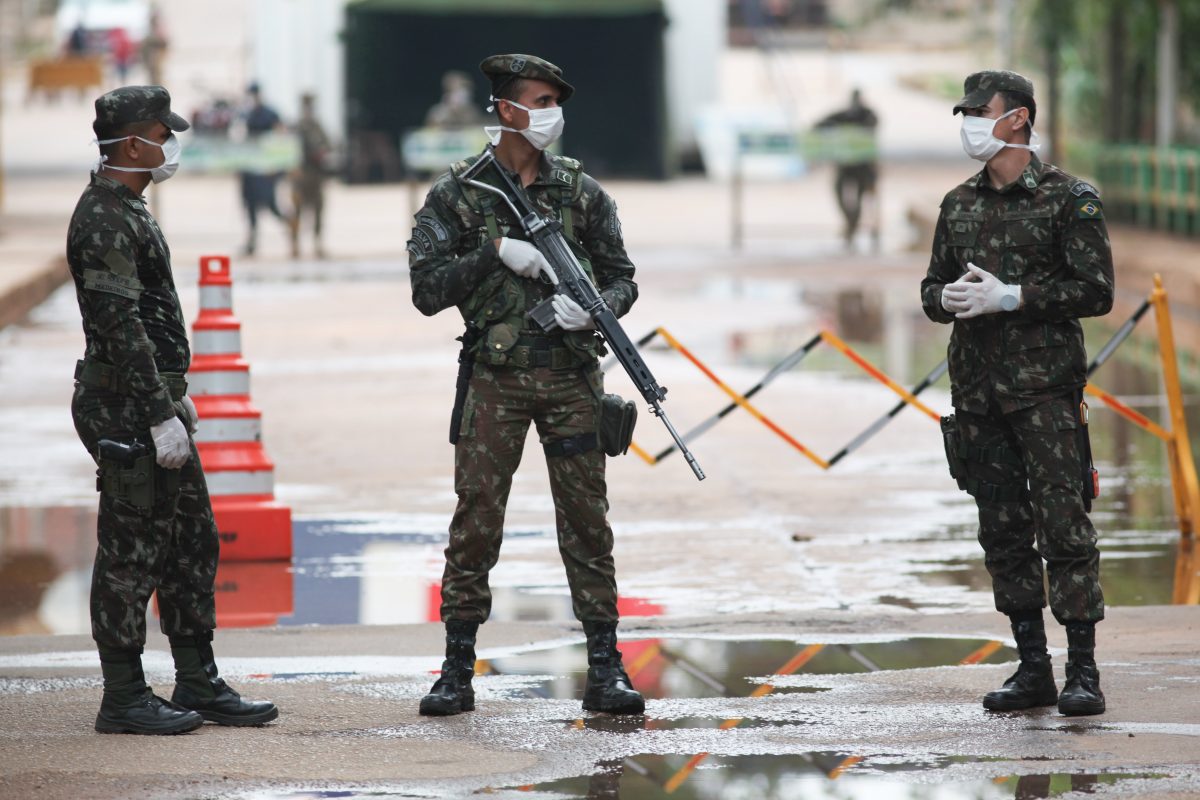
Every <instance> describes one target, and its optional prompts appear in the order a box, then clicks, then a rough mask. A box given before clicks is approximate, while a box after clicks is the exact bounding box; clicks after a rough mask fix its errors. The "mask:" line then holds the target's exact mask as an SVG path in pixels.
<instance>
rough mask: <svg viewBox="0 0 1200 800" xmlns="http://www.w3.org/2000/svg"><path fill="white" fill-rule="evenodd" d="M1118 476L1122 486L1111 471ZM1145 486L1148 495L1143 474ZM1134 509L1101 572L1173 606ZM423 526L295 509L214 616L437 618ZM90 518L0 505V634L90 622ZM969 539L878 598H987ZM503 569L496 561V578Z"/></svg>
mask: <svg viewBox="0 0 1200 800" xmlns="http://www.w3.org/2000/svg"><path fill="white" fill-rule="evenodd" d="M1112 483H1113V484H1117V486H1122V485H1124V484H1123V483H1120V482H1119V480H1118V479H1114V480H1113V481H1112ZM1159 488H1160V489H1161V487H1159ZM1140 489H1141V490H1142V491H1143V493H1144V494H1152V493H1153V492H1152V490H1147V487H1146V486H1145V480H1144V479H1143V480H1142V485H1141V487H1140ZM1130 505H1131V503H1130V501H1129V500H1128V499H1126V498H1123V497H1122V496H1121V494H1120V493H1119V492H1118V491H1117V490H1116V488H1115V487H1114V490H1113V491H1112V492H1111V493H1110V494H1109V496H1108V497H1105V498H1102V499H1101V500H1100V501H1099V502H1098V503H1097V512H1096V515H1095V519H1096V522H1097V525H1098V526H1100V527H1101V529H1102V530H1103V531H1104V535H1103V542H1102V554H1103V555H1102V559H1101V570H1102V574H1101V575H1102V581H1103V585H1104V591H1105V596H1106V599H1107V600H1108V602H1109V603H1110V604H1112V605H1149V604H1160V603H1169V602H1170V600H1171V580H1172V577H1173V574H1174V554H1175V546H1176V542H1177V539H1178V533H1176V532H1175V531H1173V530H1171V529H1170V527H1169V524H1170V521H1169V520H1168V519H1167V518H1166V516H1165V515H1162V516H1154V515H1150V514H1148V515H1145V516H1141V517H1139V518H1137V519H1133V518H1131V517H1130V516H1129V514H1128V511H1127V509H1128V508H1129V507H1130ZM417 522H418V524H421V527H422V528H423V529H418V530H413V529H412V528H413V527H414V525H413V523H414V520H413V519H412V518H411V517H406V516H400V515H396V516H385V515H378V516H370V517H359V518H349V519H305V518H300V519H297V520H296V521H295V523H294V527H293V537H294V540H293V541H294V557H293V561H292V563H286V562H262V563H254V562H243V563H237V562H227V563H222V565H221V567H220V570H219V572H218V574H217V587H216V588H217V607H218V613H219V614H220V624H221V625H222V626H223V627H254V626H264V625H309V624H314V623H322V624H347V623H362V624H397V623H411V622H431V621H437V620H438V605H439V594H438V592H439V586H440V583H439V581H440V575H441V554H442V549H443V548H444V547H445V541H446V535H445V533H444V532H443V531H442V530H441V529H442V528H443V527H444V524H445V522H444V521H443V520H437V521H433V520H429V521H425V520H419V521H417ZM422 523H423V524H422ZM95 524H96V523H95V511H94V510H91V509H86V508H79V507H62V508H8V509H0V635H4V634H20V633H87V632H88V631H89V630H90V628H89V623H88V610H87V597H88V590H89V586H90V574H91V573H90V570H91V559H92V555H93V553H94V549H95V544H94V542H95V538H94V537H95ZM1135 525H1136V526H1140V527H1135ZM1159 526H1161V527H1159ZM974 538H975V531H974V529H973V528H972V527H971V526H970V525H957V526H949V527H947V528H945V529H943V530H941V531H939V532H938V533H937V534H936V535H934V536H925V537H918V538H914V539H911V540H909V541H910V542H911V543H912V544H913V545H921V544H925V545H931V546H933V548H934V549H935V550H937V551H939V552H940V553H941V557H939V558H937V559H933V560H931V559H928V558H925V557H922V556H919V555H918V556H914V557H911V558H909V559H908V560H907V561H900V562H899V563H895V564H894V565H892V566H893V568H894V569H896V570H897V578H898V580H897V587H896V591H897V592H899V594H897V593H890V594H883V595H880V596H879V597H878V598H877V602H879V603H882V604H886V605H897V606H904V607H909V608H924V607H929V606H930V603H929V599H930V597H931V595H930V592H929V591H924V592H922V593H921V594H920V596H919V597H916V596H915V595H916V594H917V593H916V592H915V591H914V592H912V593H911V594H908V595H906V594H905V593H904V589H905V581H904V580H902V579H904V578H905V576H907V577H908V579H909V580H910V581H911V580H915V581H917V582H918V584H919V585H924V586H925V587H927V589H929V590H933V591H932V596H933V597H936V596H937V590H938V588H939V587H947V588H951V589H954V590H955V591H958V590H960V589H966V590H969V591H971V592H975V593H978V594H979V596H981V597H983V596H986V595H988V594H990V585H991V584H990V578H989V577H988V574H987V571H986V570H985V569H984V567H983V563H982V557H981V554H979V553H978V546H977V545H976V544H975V543H974ZM522 543H524V546H528V547H532V548H554V547H555V539H554V533H553V531H551V530H547V529H543V530H536V529H529V530H523V531H522V530H515V531H508V532H506V534H505V544H506V547H508V548H509V549H510V550H511V549H513V548H516V547H519V546H522ZM942 545H944V547H943V546H942ZM914 552H915V551H914ZM923 552H928V549H926V550H924V551H923ZM506 566H508V565H506V564H505V563H504V561H503V559H502V565H501V572H500V575H501V576H503V571H502V570H503V569H504V568H505V567H506ZM835 568H836V567H835ZM534 578H536V579H538V580H536V581H534V580H531V579H534ZM667 583H668V584H669V582H667ZM494 586H495V594H496V599H495V608H494V612H493V615H494V618H496V619H502V620H510V621H518V620H519V621H539V620H540V621H549V620H569V619H571V607H570V598H569V595H568V592H567V587H566V579H565V575H564V574H563V573H562V570H561V569H555V570H541V571H534V570H525V571H523V572H522V573H521V574H520V575H518V576H516V580H513V581H505V580H499V581H494ZM669 588H670V587H669V585H664V586H663V589H664V590H668V591H667V592H665V593H664V594H663V595H661V596H656V594H655V593H654V592H650V593H649V595H650V596H649V597H641V598H638V597H624V598H622V601H621V611H622V615H623V616H643V615H655V614H689V613H695V612H696V610H697V609H696V608H695V607H694V606H693V605H691V604H690V603H684V604H675V603H672V601H671V599H670V593H669ZM947 597H948V599H947V601H946V602H947V603H952V602H953V599H954V597H955V595H947Z"/></svg>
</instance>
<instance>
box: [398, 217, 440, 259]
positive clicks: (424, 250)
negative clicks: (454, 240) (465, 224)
mask: <svg viewBox="0 0 1200 800" xmlns="http://www.w3.org/2000/svg"><path fill="white" fill-rule="evenodd" d="M449 241H450V231H449V230H448V229H447V228H446V223H444V222H442V221H441V220H440V219H438V218H437V217H435V216H433V215H432V214H421V215H420V216H419V217H417V224H416V227H414V228H413V231H412V240H411V241H410V242H409V244H408V249H409V252H410V253H412V254H413V256H414V257H415V256H417V254H418V253H419V254H421V255H431V254H432V253H435V252H437V251H438V250H440V249H442V248H443V247H444V246H445V244H446V243H447V242H449Z"/></svg>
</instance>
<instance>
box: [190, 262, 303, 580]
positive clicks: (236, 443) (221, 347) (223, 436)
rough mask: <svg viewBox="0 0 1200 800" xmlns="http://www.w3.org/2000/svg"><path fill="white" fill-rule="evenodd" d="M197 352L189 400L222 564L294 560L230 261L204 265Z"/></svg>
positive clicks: (195, 327)
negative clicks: (255, 398)
mask: <svg viewBox="0 0 1200 800" xmlns="http://www.w3.org/2000/svg"><path fill="white" fill-rule="evenodd" d="M192 347H193V354H192V366H191V369H190V370H189V371H188V394H189V395H191V398H192V400H193V401H194V402H195V404H196V414H197V416H199V418H200V422H199V425H198V426H197V431H196V437H195V438H196V447H197V449H198V450H199V451H200V463H201V465H202V466H203V467H204V475H205V477H206V479H207V481H208V493H209V495H210V496H211V497H212V505H213V514H214V515H215V516H216V518H217V529H218V531H219V532H220V534H221V560H222V561H269V560H278V559H290V558H291V557H292V511H291V509H290V508H288V507H287V506H284V505H280V504H279V503H277V502H275V464H274V463H273V462H272V461H271V459H270V458H268V457H267V453H266V451H265V450H264V449H263V445H262V412H261V411H259V410H258V409H257V408H256V407H255V406H254V404H253V403H251V402H250V365H249V364H248V363H247V362H246V360H245V359H244V358H242V325H241V323H240V322H239V321H238V320H237V318H236V317H235V316H234V315H233V279H232V277H231V276H230V271H229V257H228V256H203V257H201V259H200V314H199V316H198V317H197V318H196V322H195V323H194V324H193V325H192Z"/></svg>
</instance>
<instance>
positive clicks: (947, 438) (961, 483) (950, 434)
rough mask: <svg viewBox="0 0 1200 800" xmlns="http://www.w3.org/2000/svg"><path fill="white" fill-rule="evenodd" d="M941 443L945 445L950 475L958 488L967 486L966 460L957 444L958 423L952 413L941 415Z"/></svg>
mask: <svg viewBox="0 0 1200 800" xmlns="http://www.w3.org/2000/svg"><path fill="white" fill-rule="evenodd" d="M942 443H943V444H945V446H946V463H948V464H949V465H950V477H951V478H954V480H956V481H958V488H960V489H966V488H967V483H966V481H967V462H966V461H965V460H964V459H963V457H962V449H961V448H960V447H959V446H958V425H957V424H956V423H955V421H954V415H953V414H951V415H950V416H948V417H942Z"/></svg>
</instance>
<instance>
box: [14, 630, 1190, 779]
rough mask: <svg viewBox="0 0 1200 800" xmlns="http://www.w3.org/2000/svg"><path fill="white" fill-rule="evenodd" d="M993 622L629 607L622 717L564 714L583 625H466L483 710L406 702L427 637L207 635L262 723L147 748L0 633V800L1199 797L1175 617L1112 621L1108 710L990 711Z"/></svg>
mask: <svg viewBox="0 0 1200 800" xmlns="http://www.w3.org/2000/svg"><path fill="white" fill-rule="evenodd" d="M997 622H998V620H997V618H996V617H995V615H991V614H988V615H978V614H960V615H941V616H933V617H931V616H927V615H921V614H916V613H911V612H904V611H900V610H889V611H882V612H881V613H880V614H878V615H876V616H874V617H866V616H863V615H859V614H848V613H844V612H842V613H839V612H816V613H813V614H811V615H806V616H804V617H802V618H799V619H794V620H789V621H787V622H784V621H781V620H779V619H778V618H772V617H770V616H766V617H764V616H744V617H725V618H721V619H711V620H707V621H705V620H703V619H699V618H693V619H689V620H686V621H682V620H681V621H679V622H676V623H671V622H670V621H664V622H657V621H652V620H651V621H646V622H644V623H639V622H636V621H635V622H632V623H628V624H626V625H625V626H624V627H625V628H626V630H625V634H624V636H625V642H626V660H627V663H629V664H630V665H631V671H633V672H634V674H635V682H637V683H638V684H639V685H640V686H642V687H643V688H644V690H645V691H646V693H647V695H648V698H649V702H648V704H647V711H646V715H645V717H644V718H643V717H637V718H629V719H621V718H615V717H609V716H606V715H595V714H585V713H584V712H582V711H581V709H580V706H579V697H580V695H581V692H582V684H581V674H582V670H584V669H585V668H586V664H585V658H584V656H583V653H582V648H581V647H580V646H579V645H580V642H581V641H582V637H581V636H578V635H577V634H576V633H575V632H574V631H572V630H570V629H569V628H567V627H565V626H561V625H550V624H542V625H520V624H507V623H495V624H489V625H488V626H485V628H484V629H483V631H482V636H481V649H480V652H479V655H480V658H481V661H480V667H479V670H480V672H481V674H480V676H479V677H478V678H477V679H476V686H477V692H478V710H477V711H475V712H473V713H469V714H464V715H462V716H459V717H455V718H450V719H425V718H422V717H420V716H419V715H417V713H416V705H417V700H418V699H419V697H420V696H421V695H422V694H423V693H424V691H425V690H426V689H427V688H428V685H429V683H430V681H431V676H430V674H429V671H430V670H432V669H436V668H437V666H438V662H439V657H438V655H437V651H438V649H439V644H440V642H439V634H440V631H439V630H438V628H437V626H434V625H421V626H401V627H389V626H373V627H366V628H363V627H349V626H345V627H344V626H322V627H319V628H308V629H301V628H293V629H274V630H260V631H252V630H244V631H226V632H224V633H223V635H222V637H221V638H220V642H221V645H222V646H221V649H220V650H219V655H220V657H221V661H222V663H223V664H224V670H225V673H226V676H227V677H228V678H229V679H230V680H231V682H233V683H234V684H235V685H236V686H238V687H240V688H241V689H242V690H243V692H244V693H245V694H247V695H248V696H254V697H270V698H271V699H273V700H275V701H276V702H277V703H278V704H279V705H280V707H281V708H282V710H283V711H282V715H281V717H280V719H279V721H278V722H276V723H273V724H271V725H269V726H267V727H266V728H263V729H241V730H239V729H223V728H218V727H216V726H212V725H206V726H205V727H204V728H202V729H201V730H200V731H198V732H196V733H193V734H189V735H185V736H180V737H173V738H167V739H155V738H142V737H131V736H98V735H96V734H94V733H92V732H91V731H90V730H89V725H88V723H89V722H90V718H91V715H92V713H93V712H94V708H95V698H96V697H97V695H98V679H97V677H96V674H95V672H96V670H95V665H94V659H95V656H94V654H93V653H92V652H91V650H90V646H89V642H88V641H87V640H86V639H84V638H81V637H50V638H44V637H22V638H20V639H8V640H5V641H4V646H3V650H2V651H0V673H2V674H3V675H4V676H5V677H4V678H2V679H0V693H2V694H0V698H2V701H0V731H3V733H2V734H0V755H2V757H3V758H2V763H3V764H4V768H3V771H2V773H0V774H2V777H0V796H3V797H14V798H15V797H35V796H36V797H47V798H68V797H81V796H87V797H94V798H118V797H164V798H165V797H189V798H193V797H194V798H202V797H222V798H307V797H360V796H361V797H366V796H370V797H378V796H384V797H387V796H396V797H462V796H470V795H473V794H476V793H481V792H486V793H487V795H488V796H495V795H496V794H497V793H498V794H499V795H500V796H505V794H506V792H512V796H514V797H531V796H532V797H547V798H549V797H564V796H579V797H615V796H619V797H623V798H626V800H637V798H651V797H666V796H676V797H704V798H709V797H711V798H717V797H721V798H724V797H779V798H783V797H801V796H802V797H806V798H807V797H818V798H819V797H940V798H957V797H962V798H967V797H987V798H991V797H1049V796H1052V795H1053V796H1058V795H1059V794H1060V793H1061V791H1062V788H1063V786H1064V785H1065V786H1068V787H1069V786H1070V784H1071V780H1072V779H1071V778H1070V777H1063V776H1069V775H1075V778H1074V780H1075V783H1076V784H1078V786H1079V787H1080V788H1086V789H1087V790H1088V791H1095V792H1097V793H1101V792H1107V793H1110V794H1109V796H1117V797H1171V796H1177V797H1186V796H1192V793H1194V792H1200V767H1198V766H1197V761H1198V760H1200V725H1197V724H1196V720H1197V712H1198V711H1200V708H1198V707H1197V706H1198V703H1197V701H1196V696H1197V693H1196V683H1197V678H1196V666H1197V664H1200V645H1197V644H1196V633H1197V624H1196V613H1195V611H1194V610H1192V609H1186V608H1139V609H1119V610H1115V611H1114V612H1112V614H1111V615H1110V618H1109V619H1108V620H1106V621H1105V623H1103V627H1102V629H1101V630H1102V631H1103V633H1104V641H1105V642H1106V643H1107V645H1106V647H1105V648H1104V653H1103V655H1102V656H1101V659H1100V665H1101V670H1102V673H1103V676H1104V686H1105V689H1106V692H1107V694H1108V696H1109V699H1110V707H1109V711H1108V713H1106V714H1105V715H1103V716H1100V717H1094V718H1075V719H1068V718H1064V717H1062V716H1060V715H1059V714H1058V713H1057V712H1056V711H1055V710H1054V709H1040V710H1036V711H1030V712H1025V713H1014V714H990V713H988V712H985V711H984V710H983V709H982V707H981V706H980V705H979V697H980V695H981V694H982V693H983V692H985V691H987V690H988V689H990V688H993V687H994V686H995V685H997V684H998V683H999V682H1000V681H1002V680H1003V679H1004V678H1005V677H1006V676H1007V675H1008V673H1009V672H1010V670H1011V668H1012V665H1011V663H1006V662H1009V659H1011V658H1012V651H1011V650H1010V649H1004V648H1001V649H999V650H996V649H995V647H996V645H992V644H989V643H990V642H993V641H996V640H1002V639H1003V638H1004V632H1003V631H1002V630H1001V628H1000V626H999V625H998V624H997ZM1061 639H1062V637H1061V635H1059V632H1058V631H1053V632H1052V636H1051V645H1052V648H1055V650H1054V656H1055V663H1056V666H1057V667H1058V674H1059V681H1060V683H1061V665H1062V661H1063V653H1062V650H1061V647H1062V645H1063V644H1064V643H1063V642H1062V641H1061ZM981 648H982V650H981ZM266 653H270V654H271V655H269V656H268V655H264V654H266ZM980 657H982V663H980V664H975V665H970V664H962V663H960V662H962V661H963V660H964V659H966V660H974V659H977V658H980ZM169 669H170V667H169V657H168V655H167V654H166V652H164V651H163V650H161V649H157V648H156V649H154V650H152V651H151V652H149V653H148V655H147V671H148V673H149V676H148V677H149V679H150V681H151V682H152V683H154V684H156V685H158V686H160V687H169V685H170V672H169ZM777 671H784V672H789V673H790V674H788V675H774V676H773V675H772V673H774V672H777ZM765 684H769V685H770V686H771V687H773V688H771V689H764V688H763V687H764V685H765ZM756 694H757V695H758V696H754V695H756ZM68 754H69V755H68ZM703 754H708V755H706V756H705V755H703ZM1039 776H1042V777H1039ZM1044 776H1051V777H1044ZM1083 776H1101V777H1100V778H1098V779H1095V778H1085V777H1083ZM1043 778H1044V780H1043ZM1042 783H1045V785H1046V789H1045V792H1044V793H1039V792H1040V791H1041V790H1040V789H1039V788H1038V787H1040V786H1041V785H1042ZM522 787H525V788H522ZM528 787H534V790H533V793H532V794H530V790H529V789H528ZM1055 787H1056V788H1055ZM671 788H673V789H674V791H673V793H672V794H670V795H668V793H667V791H668V789H671ZM1052 788H1053V791H1051V789H1052ZM518 790H520V791H518ZM614 790H615V791H617V792H619V794H612V792H613V791H614ZM801 790H802V791H801ZM606 792H607V793H606Z"/></svg>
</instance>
